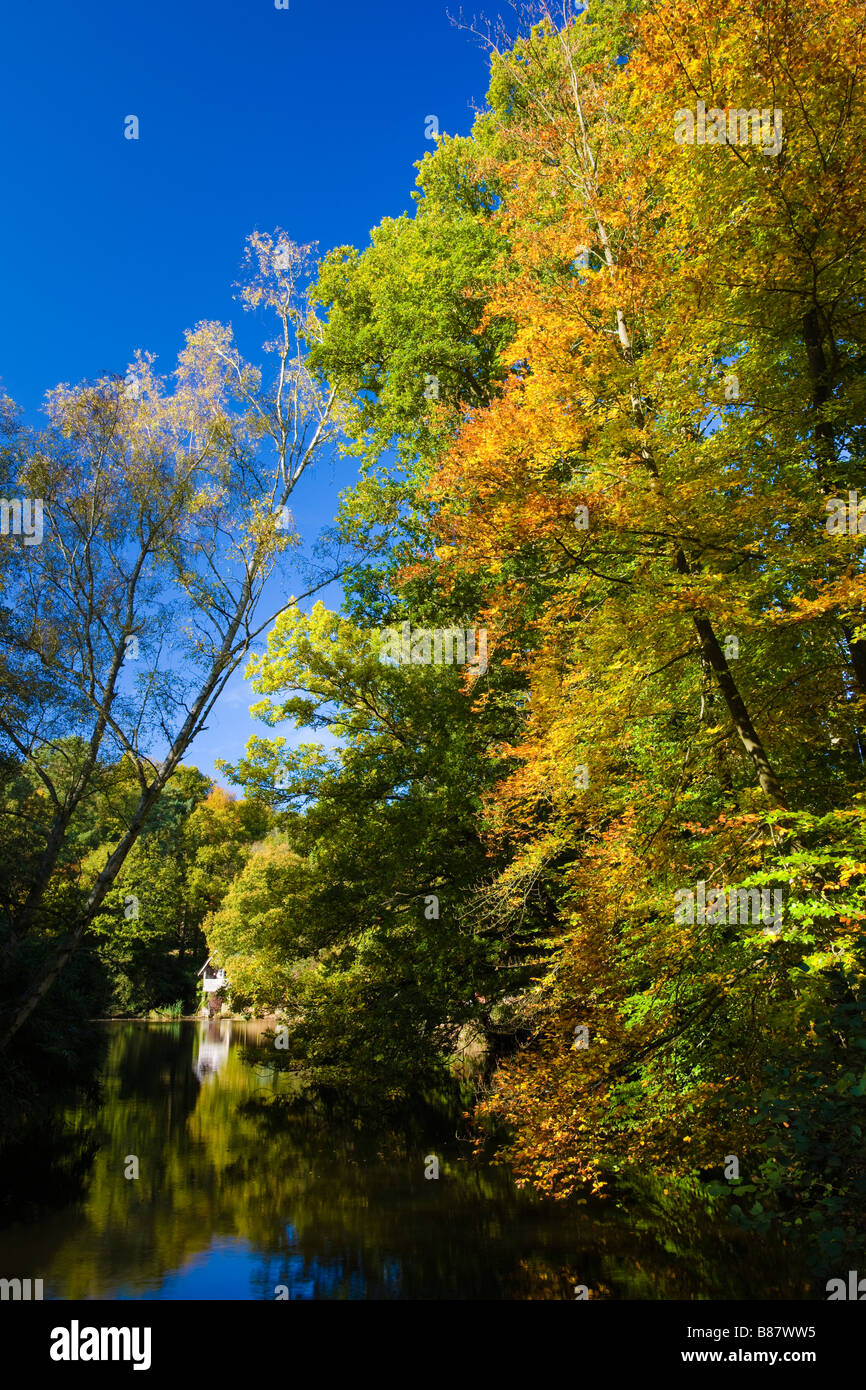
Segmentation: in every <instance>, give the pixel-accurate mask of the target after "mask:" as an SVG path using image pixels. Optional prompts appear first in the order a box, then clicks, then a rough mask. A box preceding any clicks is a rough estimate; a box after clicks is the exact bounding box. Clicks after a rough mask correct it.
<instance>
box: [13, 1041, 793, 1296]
mask: <svg viewBox="0 0 866 1390" xmlns="http://www.w3.org/2000/svg"><path fill="white" fill-rule="evenodd" d="M104 1026H105V1027H106V1029H107V1030H108V1033H109V1038H108V1050H107V1055H106V1061H105V1064H104V1067H103V1069H102V1073H101V1078H100V1085H99V1089H98V1092H97V1094H96V1095H94V1096H91V1097H90V1098H83V1099H82V1100H81V1102H80V1104H79V1105H78V1106H76V1107H74V1108H73V1109H71V1110H70V1109H67V1110H66V1111H65V1112H64V1113H63V1115H62V1116H58V1124H61V1125H62V1133H63V1146H64V1147H63V1157H62V1158H58V1157H56V1156H54V1155H53V1154H52V1153H51V1143H52V1141H51V1140H50V1139H49V1138H48V1137H47V1136H48V1134H49V1130H46V1140H45V1146H46V1147H45V1153H43V1154H41V1155H40V1154H39V1153H33V1152H32V1151H31V1153H30V1156H29V1158H28V1160H27V1164H26V1165H25V1164H24V1163H23V1162H22V1163H20V1164H19V1169H20V1171H19V1172H18V1174H17V1176H16V1173H15V1172H14V1171H13V1172H12V1176H11V1181H12V1183H13V1185H14V1183H15V1182H16V1181H20V1182H21V1184H22V1192H23V1191H24V1190H25V1189H26V1190H27V1191H28V1193H29V1194H30V1200H29V1203H28V1202H24V1201H23V1199H22V1202H21V1205H20V1207H19V1208H18V1210H17V1211H16V1213H15V1219H14V1220H12V1222H11V1223H10V1224H7V1225H6V1227H5V1229H3V1230H0V1275H4V1276H6V1277H12V1276H17V1277H22V1278H23V1277H30V1278H41V1279H42V1280H43V1287H44V1297H45V1298H46V1299H259V1300H262V1299H275V1298H291V1299H349V1300H361V1299H429V1298H433V1299H461V1300H462V1299H497V1300H500V1299H574V1298H575V1297H576V1291H577V1290H579V1289H581V1287H582V1286H585V1287H586V1288H587V1289H589V1290H590V1291H591V1292H590V1296H591V1297H594V1298H606V1299H621V1298H642V1299H660V1298H707V1297H723V1298H724V1297H728V1298H770V1297H804V1296H808V1295H806V1294H805V1292H804V1285H803V1281H802V1275H801V1274H800V1273H798V1272H797V1271H796V1270H795V1269H793V1268H792V1267H791V1258H790V1256H789V1254H788V1252H787V1251H786V1250H783V1249H781V1248H780V1247H774V1246H773V1245H771V1244H768V1245H764V1244H763V1243H762V1242H760V1241H758V1240H757V1239H756V1238H755V1237H754V1236H748V1237H747V1236H744V1235H741V1234H740V1233H738V1232H736V1231H730V1230H719V1229H717V1228H716V1227H714V1226H709V1227H707V1228H706V1229H704V1228H702V1227H701V1226H700V1225H699V1224H697V1225H696V1224H695V1221H694V1218H693V1217H689V1218H688V1219H685V1218H684V1219H683V1220H681V1221H677V1220H676V1219H675V1218H672V1217H671V1215H670V1213H667V1214H665V1215H664V1216H662V1215H661V1214H660V1213H658V1212H656V1213H649V1212H645V1211H641V1212H634V1211H631V1212H629V1211H626V1210H623V1209H621V1208H618V1207H617V1206H616V1204H615V1203H613V1202H610V1201H608V1202H599V1201H596V1202H595V1203H591V1204H583V1205H578V1204H575V1205H564V1204H562V1203H558V1204H557V1203H546V1202H542V1201H540V1200H539V1199H537V1198H535V1197H534V1196H532V1195H531V1194H530V1193H528V1192H526V1191H520V1190H518V1189H517V1188H516V1187H515V1185H514V1183H513V1181H512V1179H511V1176H510V1174H509V1173H508V1171H507V1169H505V1168H504V1167H502V1166H501V1165H496V1164H491V1163H488V1162H486V1161H480V1160H477V1161H473V1159H472V1158H471V1153H472V1148H471V1144H470V1142H469V1136H468V1135H466V1134H463V1133H462V1132H461V1130H460V1124H459V1122H458V1124H457V1125H456V1126H455V1122H454V1120H453V1118H452V1119H450V1120H448V1121H446V1120H444V1119H443V1120H439V1121H437V1120H436V1117H435V1116H433V1117H431V1115H430V1112H429V1111H424V1112H420V1113H419V1114H417V1115H414V1116H410V1117H408V1118H407V1117H406V1116H403V1117H402V1118H399V1119H398V1118H397V1117H396V1116H394V1115H392V1116H390V1117H389V1116H387V1115H385V1114H380V1115H378V1116H377V1114H376V1113H375V1112H374V1113H372V1114H370V1113H368V1114H367V1115H366V1116H363V1117H361V1116H357V1115H355V1116H353V1115H352V1114H351V1113H349V1112H345V1113H342V1114H340V1113H339V1112H337V1111H335V1110H334V1109H333V1108H331V1109H330V1110H328V1109H323V1108H322V1107H321V1106H316V1105H310V1104H299V1105H297V1106H295V1107H294V1108H292V1107H291V1106H289V1107H287V1106H286V1101H287V1099H288V1098H290V1097H291V1094H292V1086H293V1082H292V1080H291V1079H290V1078H289V1077H287V1076H286V1075H280V1074H278V1073H275V1071H274V1070H273V1068H272V1067H271V1066H270V1065H269V1058H271V1059H272V1058H273V1052H272V1051H269V1049H268V1048H267V1047H266V1046H265V1044H264V1041H263V1039H262V1032H263V1026H264V1025H262V1024H261V1023H256V1022H250V1023H238V1022H232V1021H229V1020H215V1021H213V1022H173V1023H162V1024H148V1023H143V1022H126V1021H124V1022H115V1023H109V1024H106V1025H104ZM434 1160H435V1162H434ZM7 1166H8V1165H7ZM25 1166H26V1170H27V1171H25ZM437 1167H438V1177H435V1176H433V1174H434V1173H435V1171H436V1169H437ZM43 1169H44V1179H43V1177H41V1176H40V1173H41V1172H42V1170H43ZM428 1175H429V1176H428ZM37 1179H38V1181H37ZM5 1180H6V1181H7V1183H8V1182H9V1181H10V1175H9V1173H8V1171H7V1172H6V1174H5ZM34 1185H36V1186H38V1188H39V1191H40V1192H42V1193H43V1196H42V1198H41V1199H39V1200H37V1201H35V1203H34V1201H33V1198H32V1191H33V1188H34ZM13 1209H14V1208H13ZM7 1210H8V1203H7Z"/></svg>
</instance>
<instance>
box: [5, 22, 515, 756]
mask: <svg viewBox="0 0 866 1390" xmlns="http://www.w3.org/2000/svg"><path fill="white" fill-rule="evenodd" d="M448 7H449V5H448V0H408V3H398V2H397V0H379V2H378V3H373V4H370V5H359V4H357V3H351V2H350V0H327V3H321V0H290V8H289V9H288V10H277V9H276V8H275V6H274V2H273V0H215V2H212V3H207V0H199V3H192V0H172V2H171V3H169V0H144V3H140V4H129V3H127V4H119V3H117V0H113V2H112V3H108V0H85V3H84V4H82V5H70V4H69V3H68V0H65V2H62V0H41V2H40V3H36V4H20V5H15V6H12V5H9V6H5V7H4V9H3V13H2V17H0V52H2V53H3V57H4V62H3V69H4V71H3V82H2V84H0V129H2V132H3V141H2V147H3V159H2V184H3V192H4V203H5V216H4V217H3V219H2V222H0V267H2V270H0V277H2V284H0V296H2V298H0V303H2V316H0V382H2V385H3V387H4V389H5V390H6V392H7V393H8V394H9V395H11V396H12V397H13V399H14V400H16V401H17V402H18V403H19V405H21V406H22V407H23V408H24V410H25V413H26V415H27V417H28V418H29V419H31V420H33V421H35V420H36V419H38V411H39V408H40V405H41V401H42V398H43V396H44V393H45V391H46V390H48V389H49V388H50V387H52V386H53V385H55V384H56V383H57V382H59V381H68V382H75V381H80V380H83V379H86V378H88V377H95V376H98V375H100V374H102V373H103V372H109V371H120V372H123V371H125V368H126V365H127V363H128V362H129V361H130V359H131V358H132V355H133V353H134V351H135V350H136V348H144V349H148V350H150V351H153V352H156V353H157V354H158V361H157V364H156V365H157V370H158V371H159V370H161V371H165V372H167V371H170V370H171V368H172V366H173V364H174V358H175V355H176V353H177V351H178V349H179V348H180V347H181V345H182V335H183V330H184V329H185V328H188V327H192V326H193V325H194V324H195V323H197V322H198V321H200V320H201V319H219V320H222V321H231V322H232V323H233V324H234V325H235V327H236V329H237V330H238V338H239V341H240V343H241V346H242V348H243V349H244V350H246V351H248V352H249V353H250V355H253V354H254V353H256V349H257V347H258V341H257V339H256V337H255V336H253V337H250V334H251V332H252V333H253V334H255V331H256V325H255V324H254V323H252V322H250V316H249V315H247V316H246V320H247V321H246V322H244V316H243V315H242V312H241V310H240V306H239V305H238V304H237V303H236V302H235V301H234V300H233V298H232V288H231V287H232V283H233V282H234V281H235V280H237V278H238V274H239V270H240V261H241V256H242V252H243V244H244V238H245V237H246V236H247V235H248V234H249V233H250V232H252V231H253V230H255V229H256V228H258V229H259V230H262V231H265V230H271V229H273V228H274V227H275V226H278V225H279V226H281V227H283V228H284V229H285V230H286V231H287V232H288V233H289V235H290V236H291V237H292V238H293V239H294V240H295V241H299V242H309V241H317V242H318V243H319V247H320V250H321V251H322V252H324V251H325V250H327V249H328V248H329V247H331V246H335V245H340V244H343V243H350V244H353V245H355V246H359V247H362V246H365V245H366V244H367V241H368V239H369V230H370V228H371V227H372V226H374V225H375V224H376V223H377V222H379V221H380V220H381V219H382V218H383V217H387V216H396V215H398V214H399V213H400V212H402V211H403V210H405V209H407V208H408V207H409V206H410V202H411V199H410V192H411V189H412V188H413V186H414V181H415V170H414V169H413V167H412V166H413V163H414V162H415V161H416V160H418V159H420V158H421V157H422V156H423V155H424V153H425V152H427V151H429V150H431V149H432V148H433V145H432V143H431V142H430V141H429V140H425V119H426V117H427V116H428V115H435V116H437V118H438V121H439V126H440V129H441V130H443V131H447V132H448V133H449V134H465V133H467V132H468V131H469V129H470V128H471V125H472V120H473V110H472V108H473V106H480V105H482V104H483V99H484V94H485V91H486V87H487V70H488V69H487V58H486V55H485V54H484V52H483V51H482V50H481V48H480V47H479V46H478V45H477V44H476V43H475V42H474V40H473V39H472V38H471V36H469V35H467V34H466V33H465V32H463V31H461V30H459V29H457V28H456V27H454V26H453V25H452V24H451V22H450V21H449V18H448V14H447V8H448ZM450 8H451V10H452V13H453V12H455V11H456V9H457V8H458V7H457V5H456V4H454V3H451V4H450ZM129 115H136V116H137V117H138V119H139V139H138V140H127V139H125V138H124V120H125V118H126V117H127V116H129ZM256 355H258V354H257V353H256ZM351 468H352V466H351V465H350V464H348V463H346V462H336V463H332V464H327V463H326V464H324V465H323V466H321V465H320V468H319V471H318V472H317V473H316V474H314V475H312V476H311V477H310V478H308V479H307V480H306V486H305V487H302V489H301V490H300V491H299V493H298V494H296V496H295V497H294V498H293V512H294V515H295V518H296V520H297V521H298V523H299V525H300V526H301V528H302V530H303V532H304V534H305V536H306V537H309V538H310V539H312V536H313V534H314V533H315V532H317V531H318V530H319V529H320V527H321V526H322V525H324V524H327V523H328V522H329V521H330V520H331V518H332V517H333V514H334V512H335V510H336V505H337V494H338V491H339V489H340V488H341V487H344V486H346V485H347V484H348V483H349V482H350V481H351V478H352V471H351ZM332 601H333V602H334V603H336V598H335V599H334V600H332ZM248 703H249V697H248V691H247V689H246V688H245V686H244V683H243V681H242V680H241V679H240V678H239V677H237V678H235V680H234V682H233V684H232V687H230V689H229V691H228V692H227V698H225V699H224V702H223V705H222V706H221V708H220V711H219V712H218V714H217V716H216V717H215V718H214V719H213V720H212V721H211V727H210V729H209V730H208V731H207V732H206V733H205V734H203V735H202V737H201V738H200V739H199V740H198V741H197V742H196V744H195V745H194V748H193V750H192V751H191V753H190V754H189V755H188V757H187V761H191V762H195V763H196V764H197V765H198V766H199V767H201V768H202V770H203V771H205V772H208V773H211V774H213V760H214V758H215V757H219V756H227V757H230V758H234V757H236V756H237V755H238V754H239V753H240V752H241V750H242V747H243V745H244V743H245V742H246V739H247V738H248V737H249V735H250V734H251V733H253V732H259V733H264V732H265V730H264V726H262V725H257V724H254V723H253V722H252V721H251V720H250V719H249V717H248V714H247V705H248ZM281 732H282V731H281ZM285 732H288V731H285Z"/></svg>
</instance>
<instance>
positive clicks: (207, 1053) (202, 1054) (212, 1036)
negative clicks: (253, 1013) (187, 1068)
mask: <svg viewBox="0 0 866 1390" xmlns="http://www.w3.org/2000/svg"><path fill="white" fill-rule="evenodd" d="M231 1029H232V1025H231V1023H230V1022H229V1020H228V1019H227V1018H218V1019H210V1020H209V1021H208V1022H207V1023H200V1024H199V1035H198V1045H197V1048H196V1053H197V1055H196V1059H195V1064H194V1070H195V1074H196V1076H197V1077H198V1079H199V1081H204V1079H205V1077H206V1076H216V1074H217V1072H220V1071H222V1069H223V1067H224V1066H225V1064H226V1062H227V1061H228V1056H229V1045H230V1043H231Z"/></svg>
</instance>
